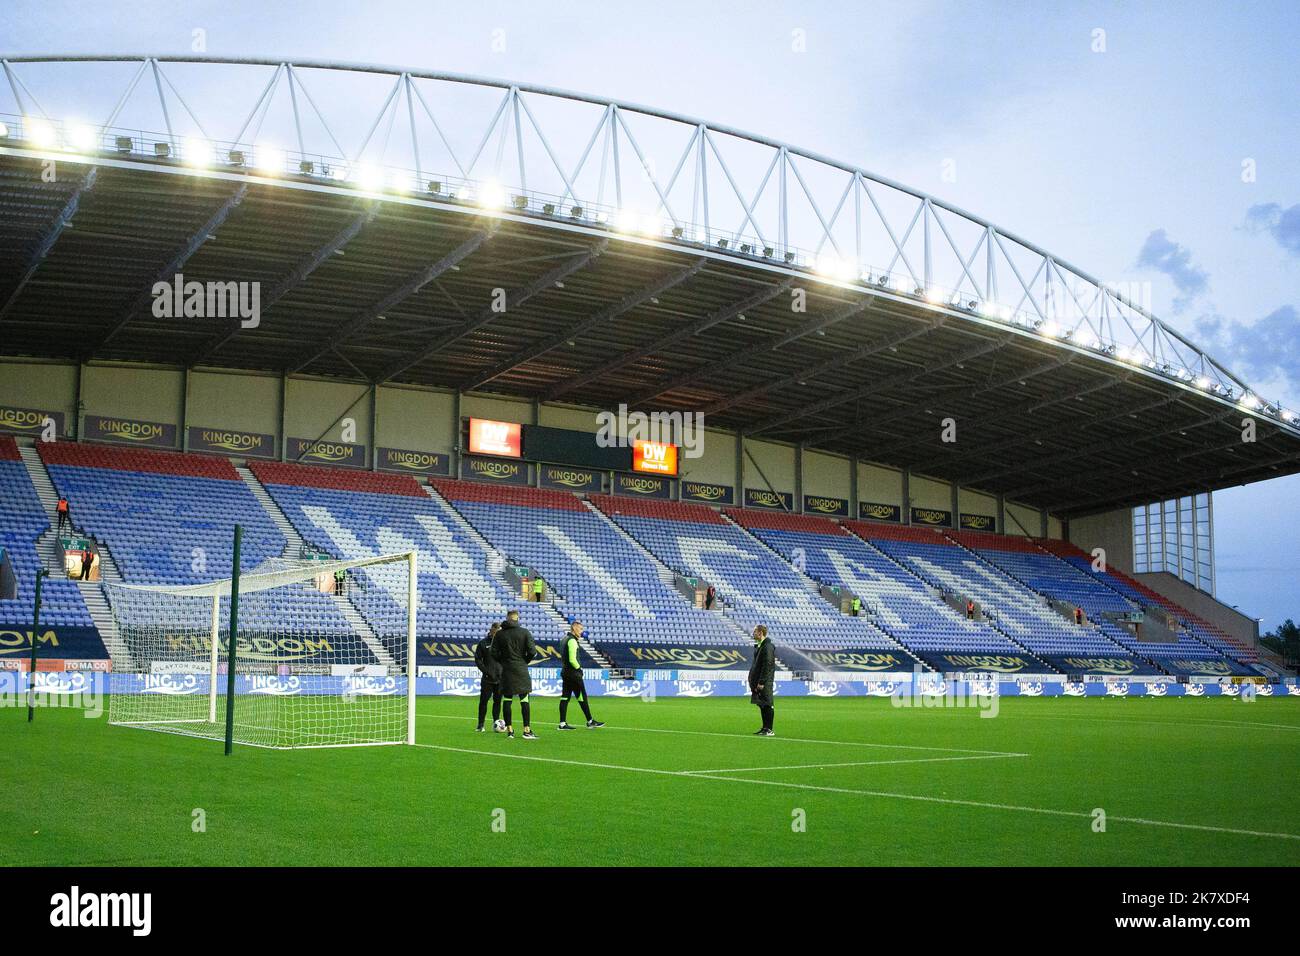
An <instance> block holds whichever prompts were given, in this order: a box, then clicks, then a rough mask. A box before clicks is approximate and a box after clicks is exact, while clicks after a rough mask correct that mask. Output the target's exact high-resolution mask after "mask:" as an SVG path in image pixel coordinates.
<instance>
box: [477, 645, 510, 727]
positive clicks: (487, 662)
mask: <svg viewBox="0 0 1300 956" xmlns="http://www.w3.org/2000/svg"><path fill="white" fill-rule="evenodd" d="M499 630H501V624H500V622H496V623H494V624H493V625H492V628H491V630H489V631H488V632H487V637H485V638H483V640H481V641H479V642H478V643H477V644H476V645H474V664H475V666H477V667H478V670H479V673H480V674H481V675H482V677H481V679H480V681H479V691H478V726H477V727H476V728H474V729H475V730H477V731H478V732H479V733H482V732H483V721H484V719H485V718H486V717H487V705H488V700H489V699H490V700H491V701H492V729H493V730H495V731H497V732H498V733H500V732H501V731H504V730H505V729H506V725H505V722H504V721H502V720H501V664H500V662H499V661H497V659H496V658H495V657H493V656H492V639H493V638H494V637H496V636H497V631H499Z"/></svg>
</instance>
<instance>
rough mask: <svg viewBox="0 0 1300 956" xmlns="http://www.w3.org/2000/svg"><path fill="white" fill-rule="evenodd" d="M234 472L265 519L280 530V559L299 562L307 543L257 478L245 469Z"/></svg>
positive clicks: (238, 468)
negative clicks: (251, 494)
mask: <svg viewBox="0 0 1300 956" xmlns="http://www.w3.org/2000/svg"><path fill="white" fill-rule="evenodd" d="M235 471H236V472H238V474H239V477H240V479H241V480H242V481H243V482H244V484H246V485H248V490H249V491H251V492H252V493H253V497H254V498H256V499H257V503H258V504H260V505H261V506H262V510H263V511H265V512H266V514H267V517H269V518H270V519H271V521H272V522H274V524H275V526H276V527H277V528H279V529H280V533H281V534H282V535H284V541H285V545H284V553H282V554H281V555H280V557H282V558H286V559H289V560H293V561H297V560H299V559H300V558H301V557H302V553H303V549H304V548H306V547H307V542H306V541H304V540H303V537H302V535H300V534H299V533H298V529H297V528H295V527H294V526H293V524H292V522H290V521H289V519H288V518H287V517H285V514H284V512H283V511H281V510H280V506H279V505H277V504H276V503H275V500H274V499H273V498H272V497H271V496H270V495H269V494H267V491H266V488H264V487H263V486H262V483H261V482H260V481H258V480H257V476H256V475H254V474H253V472H252V471H250V470H249V469H248V468H247V467H236V468H235Z"/></svg>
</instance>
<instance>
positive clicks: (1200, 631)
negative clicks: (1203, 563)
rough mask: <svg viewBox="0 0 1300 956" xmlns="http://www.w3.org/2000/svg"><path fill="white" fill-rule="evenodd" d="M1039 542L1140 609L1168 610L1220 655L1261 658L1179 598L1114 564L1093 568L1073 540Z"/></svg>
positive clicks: (1246, 660) (1191, 634) (1247, 659)
mask: <svg viewBox="0 0 1300 956" xmlns="http://www.w3.org/2000/svg"><path fill="white" fill-rule="evenodd" d="M1036 543H1037V545H1038V546H1039V547H1040V548H1041V549H1042V550H1044V551H1046V552H1048V553H1049V554H1052V555H1054V556H1055V557H1057V558H1058V559H1059V560H1061V561H1062V562H1064V563H1065V564H1068V565H1070V566H1072V567H1074V568H1075V569H1077V570H1078V571H1079V572H1080V573H1081V574H1084V575H1087V576H1088V577H1089V578H1092V579H1094V580H1097V581H1100V582H1101V583H1102V584H1104V585H1105V586H1106V587H1108V588H1110V589H1111V590H1112V591H1115V592H1116V593H1117V594H1120V595H1121V596H1123V597H1124V598H1125V599H1126V600H1128V601H1130V602H1131V603H1133V604H1134V605H1136V606H1137V607H1139V608H1142V607H1148V606H1151V605H1155V606H1158V607H1160V608H1162V609H1164V610H1165V611H1166V612H1168V613H1169V614H1170V615H1172V616H1173V618H1174V619H1175V620H1176V621H1177V622H1178V623H1179V624H1180V625H1181V627H1182V628H1183V630H1184V631H1185V632H1186V634H1187V636H1188V637H1189V638H1190V639H1191V640H1194V641H1196V642H1198V643H1200V644H1202V645H1204V646H1205V647H1207V648H1209V649H1211V650H1213V651H1214V652H1216V653H1218V654H1224V655H1227V656H1228V657H1230V658H1232V659H1234V660H1236V661H1238V662H1239V663H1244V664H1251V663H1254V662H1256V661H1258V659H1259V652H1258V651H1257V650H1256V649H1255V648H1254V647H1251V646H1250V645H1247V644H1244V643H1243V642H1241V641H1240V640H1238V639H1236V638H1234V637H1233V636H1232V635H1230V634H1228V633H1226V632H1224V631H1222V630H1220V629H1219V628H1217V627H1215V626H1214V625H1213V624H1211V623H1210V622H1208V621H1206V620H1204V619H1202V618H1201V617H1199V616H1197V615H1196V614H1193V613H1192V612H1191V611H1189V610H1187V609H1186V608H1184V607H1182V606H1181V605H1179V604H1178V603H1176V602H1175V601H1172V600H1170V599H1169V598H1167V597H1165V596H1164V595H1163V594H1161V593H1160V592H1158V591H1155V590H1153V589H1152V588H1150V587H1148V586H1147V585H1145V584H1143V583H1142V582H1141V581H1138V580H1137V579H1136V578H1133V577H1130V576H1129V575H1127V574H1125V573H1124V572H1123V571H1120V570H1118V569H1117V568H1114V567H1107V569H1106V570H1105V571H1103V572H1097V571H1094V570H1093V569H1092V561H1093V556H1092V555H1091V554H1089V553H1088V552H1087V551H1084V550H1083V549H1082V548H1080V547H1078V546H1077V545H1075V544H1073V543H1071V542H1069V541H1059V540H1056V539H1053V538H1039V539H1036Z"/></svg>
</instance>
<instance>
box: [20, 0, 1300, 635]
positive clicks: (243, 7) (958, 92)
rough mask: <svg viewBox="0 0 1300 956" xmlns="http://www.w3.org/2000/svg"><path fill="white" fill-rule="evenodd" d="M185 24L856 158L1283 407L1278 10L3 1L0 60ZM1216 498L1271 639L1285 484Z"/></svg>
mask: <svg viewBox="0 0 1300 956" xmlns="http://www.w3.org/2000/svg"><path fill="white" fill-rule="evenodd" d="M195 30H202V31H204V37H205V41H206V53H207V54H208V55H213V56H268V57H281V58H286V59H292V58H302V59H307V58H313V59H330V60H341V61H357V62H363V63H382V64H391V65H398V66H405V67H410V68H420V69H428V70H447V71H454V72H463V73H469V74H477V75H482V76H491V77H500V78H505V79H511V80H516V81H518V82H524V83H530V84H539V85H549V86H555V87H560V88H565V89H571V90H576V91H581V92H587V93H592V94H595V95H598V96H605V97H609V98H612V99H620V100H625V101H631V102H634V103H642V104H645V105H648V106H653V107H658V108H662V109H665V110H671V111H675V112H679V113H684V114H687V115H690V116H698V117H701V118H703V119H706V120H709V121H713V122H717V123H720V124H726V125H729V126H732V127H736V128H739V129H745V130H751V131H753V132H756V133H760V134H763V135H766V136H770V137H773V138H776V139H780V140H784V141H787V142H790V143H794V144H797V145H799V146H801V147H804V148H806V149H809V150H813V151H816V152H819V153H822V154H825V155H828V156H833V157H837V158H840V159H844V160H848V161H853V162H856V163H858V164H860V165H862V166H863V167H865V168H867V169H870V170H873V171H874V172H876V173H879V174H881V175H883V176H887V177H890V178H892V179H896V180H898V181H901V182H904V183H907V184H909V185H911V186H914V187H916V188H918V189H921V190H925V191H927V192H930V193H933V194H935V195H937V196H940V197H942V198H944V199H946V200H949V201H951V202H953V203H955V204H956V205H958V206H960V207H962V208H965V209H969V210H971V211H973V212H975V213H977V214H979V215H981V216H984V217H986V218H988V219H990V220H991V221H993V222H995V223H998V224H999V225H1000V226H1003V227H1005V228H1006V229H1009V230H1011V231H1013V232H1016V233H1018V234H1020V235H1022V236H1025V237H1027V238H1029V239H1031V240H1033V241H1034V242H1036V243H1038V244H1040V245H1041V246H1043V247H1044V248H1047V249H1050V250H1052V252H1054V253H1056V254H1058V255H1060V256H1061V257H1063V258H1064V259H1066V260H1069V261H1071V262H1074V263H1077V264H1078V265H1080V266H1081V267H1083V268H1084V269H1087V270H1088V271H1089V272H1091V273H1092V274H1093V275H1095V276H1097V277H1098V278H1100V279H1101V280H1103V281H1105V282H1120V283H1132V282H1148V283H1150V286H1149V289H1150V302H1151V307H1152V310H1153V311H1154V312H1155V314H1156V315H1158V316H1160V317H1162V318H1163V319H1165V320H1166V321H1167V322H1169V323H1170V324H1172V325H1173V326H1175V327H1176V328H1178V329H1179V330H1181V331H1183V332H1184V333H1186V334H1187V335H1188V336H1189V337H1190V338H1191V339H1192V340H1193V341H1195V342H1196V343H1197V344H1198V345H1201V346H1202V347H1204V348H1205V349H1206V350H1207V351H1208V352H1209V353H1210V354H1211V355H1213V356H1214V357H1215V358H1217V359H1219V360H1220V361H1222V362H1223V363H1224V364H1226V365H1227V366H1228V367H1229V368H1231V369H1232V370H1233V371H1234V372H1235V373H1237V374H1238V375H1239V376H1241V377H1242V378H1244V379H1245V380H1246V381H1247V382H1249V383H1250V384H1251V385H1252V386H1253V387H1254V388H1255V389H1256V390H1257V392H1258V393H1260V394H1261V395H1263V396H1265V397H1267V398H1269V399H1276V400H1281V401H1282V402H1283V403H1284V404H1287V405H1289V406H1290V407H1292V408H1300V161H1297V156H1300V96H1298V95H1297V83H1296V76H1295V56H1294V47H1295V43H1296V40H1297V38H1300V5H1297V4H1295V3H1294V2H1277V3H1267V2H1266V3H1258V4H1252V5H1249V6H1244V5H1235V4H1228V3H1222V4H1212V3H1187V2H1183V3H1144V4H1138V5H1134V4H1118V3H1067V4H1043V3H1034V2H1026V3H1013V2H1002V3H980V4H976V3H967V4H956V3H928V2H905V3H874V2H873V3H848V2H841V3H814V2H801V3H797V4H796V3H788V4H783V3H764V2H747V3H710V4H702V3H698V2H680V0H660V2H658V3H654V4H642V3H622V2H599V3H590V2H579V0H564V2H563V3H554V4H545V5H544V4H537V3H528V2H519V3H492V2H476V3H443V2H367V3H356V2H348V3H343V2H328V0H313V2H297V0H287V2H277V3H256V2H229V0H224V2H208V3H197V2H194V3H183V2H182V3H178V2H153V0H141V2H116V3H113V2H109V3H104V2H96V3H89V2H82V3H78V2H60V0H8V2H6V3H5V4H4V5H3V8H2V9H0V51H3V52H7V53H11V54H36V53H82V52H85V53H89V52H94V53H113V52H120V53H158V54H163V53H175V54H185V53H189V52H192V43H193V37H194V31H195ZM796 38H797V39H798V40H800V41H801V42H796ZM62 92H63V96H62V99H63V100H64V101H65V102H67V101H68V99H69V97H70V96H75V94H76V93H77V91H75V90H69V91H62ZM4 95H5V96H6V97H7V92H6V93H5V94H4ZM11 108H12V106H11V105H10V104H9V102H8V100H7V99H6V100H5V101H4V103H3V105H0V109H11ZM207 108H211V103H210V102H209V104H208V106H207ZM236 108H238V109H240V110H241V111H243V110H246V109H247V106H244V105H242V104H241V106H239V107H236ZM575 135H576V133H575ZM1215 509H1216V514H1215V517H1216V526H1215V531H1216V535H1217V561H1218V595H1219V597H1220V599H1221V600H1223V601H1225V602H1226V603H1228V604H1231V605H1238V606H1240V608H1241V609H1242V610H1243V611H1245V612H1246V613H1249V614H1251V615H1252V616H1258V617H1261V618H1262V619H1263V625H1264V627H1265V628H1266V629H1267V628H1271V627H1274V626H1275V625H1276V624H1277V623H1279V622H1280V621H1281V620H1282V619H1284V618H1286V617H1293V618H1300V535H1297V528H1300V476H1292V477H1290V478H1285V479H1279V480H1275V481H1271V482H1265V483H1261V484H1258V485H1254V486H1250V487H1248V488H1237V489H1228V490H1225V491H1222V492H1219V493H1216V495H1215Z"/></svg>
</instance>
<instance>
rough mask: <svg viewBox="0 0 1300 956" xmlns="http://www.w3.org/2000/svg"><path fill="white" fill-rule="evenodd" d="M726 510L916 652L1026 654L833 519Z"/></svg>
mask: <svg viewBox="0 0 1300 956" xmlns="http://www.w3.org/2000/svg"><path fill="white" fill-rule="evenodd" d="M727 514H728V515H729V516H730V517H731V518H732V519H733V520H734V521H736V522H737V523H738V524H740V525H741V526H743V527H745V528H746V529H747V530H748V531H749V532H750V533H751V534H753V535H754V536H755V537H757V538H758V539H759V540H760V541H762V542H763V543H765V544H767V545H768V546H769V547H771V548H772V550H773V551H775V552H776V553H777V554H779V555H781V556H783V557H785V558H787V559H793V558H794V557H795V556H796V555H798V556H799V560H801V561H802V562H804V563H805V564H806V567H807V572H808V574H809V575H811V576H812V577H813V579H815V580H816V581H818V582H821V583H825V584H832V585H838V586H840V587H842V588H847V589H848V590H849V591H850V592H851V593H852V594H854V595H855V596H856V597H858V598H859V599H861V601H862V604H863V609H864V612H865V613H866V615H867V616H868V618H869V620H870V621H871V622H872V623H873V624H874V626H875V627H877V628H879V629H880V630H882V631H883V632H884V633H886V634H888V635H889V636H890V637H892V638H893V639H894V640H895V641H897V642H898V643H900V644H902V645H903V646H904V647H906V648H907V649H908V650H910V651H912V652H913V653H915V654H917V655H919V656H922V657H925V658H927V659H930V658H934V657H935V655H939V654H943V653H950V654H1000V655H1020V656H1024V655H1025V648H1024V647H1022V646H1020V645H1018V644H1016V643H1014V642H1013V641H1011V640H1009V639H1008V638H1007V637H1006V636H1005V635H1004V634H1002V633H1000V632H999V631H997V630H996V629H995V628H993V627H992V626H991V625H989V624H988V623H986V622H984V621H974V620H967V619H966V617H965V615H964V614H960V613H958V612H957V610H955V609H954V608H953V607H951V606H949V605H948V604H946V603H945V602H944V601H943V600H942V599H941V598H940V597H939V596H938V595H937V594H936V593H935V591H934V590H933V589H932V588H929V587H927V585H926V584H925V582H923V581H922V580H921V579H920V578H918V577H916V576H915V575H914V574H911V573H909V572H908V571H906V570H905V569H904V568H902V567H901V566H899V565H898V564H897V563H895V562H894V561H892V560H890V559H889V558H888V557H886V556H885V555H884V554H883V553H882V552H880V551H879V550H877V549H876V548H874V547H872V546H871V545H869V544H867V543H866V542H864V541H862V540H861V539H859V538H855V537H853V536H852V535H851V534H849V533H848V532H847V531H845V530H844V529H843V528H841V527H840V526H839V525H837V524H835V523H834V522H833V521H831V520H828V519H826V518H816V517H802V516H799V515H787V514H784V513H780V512H764V511H758V510H755V509H734V510H729V511H728V512H727Z"/></svg>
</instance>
